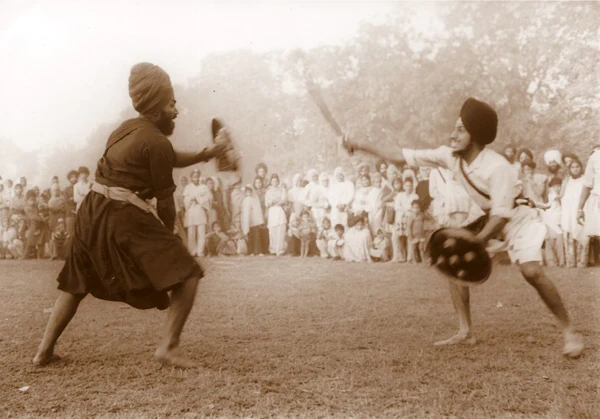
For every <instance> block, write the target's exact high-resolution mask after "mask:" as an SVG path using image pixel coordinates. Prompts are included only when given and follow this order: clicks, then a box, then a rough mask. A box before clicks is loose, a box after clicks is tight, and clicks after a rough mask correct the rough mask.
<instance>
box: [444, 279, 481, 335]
mask: <svg viewBox="0 0 600 419" xmlns="http://www.w3.org/2000/svg"><path fill="white" fill-rule="evenodd" d="M448 285H449V286H450V297H451V298H452V304H453V305H454V311H455V312H456V314H457V315H458V325H459V330H458V333H457V334H456V335H454V336H452V337H451V338H449V339H446V340H440V341H439V342H436V343H434V345H436V346H442V345H454V344H457V343H462V342H464V343H468V344H470V345H472V344H474V343H475V342H476V340H475V338H474V337H473V336H471V327H472V325H471V305H470V301H469V288H468V287H463V286H461V285H457V284H455V283H453V282H452V281H448Z"/></svg>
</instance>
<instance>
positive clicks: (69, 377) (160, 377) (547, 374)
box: [0, 257, 600, 418]
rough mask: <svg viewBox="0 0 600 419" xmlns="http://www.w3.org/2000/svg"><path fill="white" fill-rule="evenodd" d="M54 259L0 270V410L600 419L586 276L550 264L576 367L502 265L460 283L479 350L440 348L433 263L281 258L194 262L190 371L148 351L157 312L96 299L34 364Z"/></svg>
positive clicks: (599, 286) (444, 309) (451, 324)
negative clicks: (582, 344) (578, 345)
mask: <svg viewBox="0 0 600 419" xmlns="http://www.w3.org/2000/svg"><path fill="white" fill-rule="evenodd" d="M61 266H62V265H61V263H58V262H50V261H31V262H29V261H28V262H25V263H24V262H14V261H3V262H2V263H1V264H0V286H1V287H2V290H3V295H2V304H1V305H0V320H1V322H0V350H1V353H2V357H1V361H0V367H1V370H0V371H1V375H0V408H1V409H2V414H3V416H9V417H10V416H13V417H38V416H44V417H89V416H102V417H119V418H121V417H122V418H127V417H164V416H174V417H203V416H218V417H240V416H243V417H340V418H342V417H343V418H346V417H435V418H438V417H459V418H486V417H494V418H498V417H500V418H513V417H514V418H517V417H523V418H525V417H526V418H536V417H539V418H542V417H543V418H546V417H550V418H593V417H600V385H599V381H598V380H599V377H600V362H599V361H600V357H599V341H598V337H599V336H600V333H599V332H600V321H599V320H600V310H599V301H600V270H598V269H569V270H567V269H552V270H550V271H549V273H550V275H551V276H552V277H553V278H554V279H555V281H556V283H557V284H558V286H559V288H560V290H561V292H562V294H563V298H564V299H565V300H566V302H567V304H568V307H569V309H570V312H571V314H572V315H573V317H574V319H575V321H576V324H577V326H578V328H579V329H580V331H581V332H582V333H583V334H584V335H585V337H586V341H587V346H588V349H587V351H586V352H585V353H584V355H583V356H582V357H581V358H580V359H578V360H569V359H565V358H563V357H562V355H561V349H562V340H561V336H560V332H559V329H558V328H557V327H556V326H555V323H554V320H553V318H552V316H551V315H550V314H549V312H548V311H547V310H546V308H545V307H544V306H543V304H542V303H541V301H540V300H539V299H538V298H537V295H536V294H535V292H534V290H533V289H532V288H530V287H529V286H528V285H527V284H526V283H525V282H524V281H523V280H521V279H520V277H519V275H518V271H517V270H516V268H514V267H506V266H497V267H496V268H495V272H494V274H493V277H492V279H490V281H489V282H488V283H486V284H485V285H483V286H481V287H479V288H476V289H475V290H474V291H473V294H472V295H473V297H472V304H473V311H474V315H473V317H474V323H475V333H476V336H477V338H478V340H479V343H478V344H477V345H475V346H454V347H444V348H438V347H433V346H432V343H433V342H434V341H436V340H439V339H442V338H446V337H449V336H450V335H451V334H453V333H454V332H455V327H456V324H455V318H454V314H453V310H452V305H451V302H450V300H449V296H448V292H447V289H446V285H445V283H444V280H443V279H442V278H441V277H440V276H439V275H438V274H437V273H436V272H435V271H434V270H432V269H430V268H426V267H418V266H403V265H396V264H371V265H368V264H347V263H344V262H333V261H327V260H319V259H316V258H313V259H309V260H308V261H302V260H300V259H298V258H288V257H284V258H279V259H275V258H241V259H237V258H228V259H212V260H208V261H206V263H205V266H206V269H207V276H206V278H204V279H203V282H202V284H201V287H200V290H199V293H198V298H197V300H196V306H195V308H194V310H193V311H192V314H191V316H190V319H189V322H188V324H187V326H186V329H185V330H184V336H183V348H184V349H185V351H186V352H187V353H189V354H190V356H191V357H192V358H193V359H195V360H197V361H198V363H199V365H200V368H198V369H195V370H186V371H181V370H175V369H172V368H161V367H160V366H159V365H158V364H157V363H156V362H155V361H154V360H153V358H152V354H153V351H154V348H155V346H156V344H157V342H158V340H159V336H160V332H161V329H162V322H163V320H164V316H165V313H164V312H159V311H157V310H150V311H138V310H135V309H132V308H129V307H128V306H126V305H124V304H118V303H108V302H104V301H100V300H96V299H94V298H93V297H88V298H86V299H85V300H84V301H83V303H82V304H81V306H80V310H79V312H78V314H77V316H76V317H75V319H74V320H73V321H72V323H71V324H70V325H69V327H68V328H67V330H66V331H65V333H64V335H63V337H62V339H61V340H60V341H59V344H58V347H57V353H58V354H60V355H61V356H63V358H64V359H63V360H62V361H61V362H59V363H56V364H53V365H51V366H48V367H46V368H36V367H34V366H33V365H32V364H31V359H32V358H33V355H34V353H35V350H36V347H37V345H38V343H39V341H40V339H41V336H42V333H43V329H44V327H45V324H46V321H47V319H48V316H49V314H48V310H47V309H48V308H50V307H52V305H53V302H54V299H55V297H56V282H55V277H56V275H57V273H58V271H59V270H60V268H61ZM24 386H29V388H28V389H27V390H26V391H21V390H19V389H20V388H22V387H24Z"/></svg>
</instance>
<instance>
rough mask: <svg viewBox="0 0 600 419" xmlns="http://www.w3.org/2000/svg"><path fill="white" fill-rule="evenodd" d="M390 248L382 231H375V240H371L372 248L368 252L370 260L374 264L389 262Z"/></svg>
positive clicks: (388, 241) (388, 240)
mask: <svg viewBox="0 0 600 419" xmlns="http://www.w3.org/2000/svg"><path fill="white" fill-rule="evenodd" d="M390 248H391V244H390V239H388V238H387V236H386V235H385V234H384V232H383V229H381V228H379V229H377V232H376V234H375V238H374V239H373V246H372V247H371V250H370V252H369V253H370V254H371V258H372V259H373V260H374V261H375V262H387V261H388V260H390V250H391V249H390Z"/></svg>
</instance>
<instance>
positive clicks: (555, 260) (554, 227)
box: [538, 177, 565, 266]
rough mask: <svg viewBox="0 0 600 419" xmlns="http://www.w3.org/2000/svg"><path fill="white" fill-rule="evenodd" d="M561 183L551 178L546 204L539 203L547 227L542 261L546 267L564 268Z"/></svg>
mask: <svg viewBox="0 0 600 419" xmlns="http://www.w3.org/2000/svg"><path fill="white" fill-rule="evenodd" d="M561 186H562V181H561V180H560V179H558V178H556V177H555V178H553V179H552V180H551V181H550V183H549V184H548V203H547V204H542V203H539V204H538V206H539V207H540V208H541V209H545V212H544V213H543V215H544V221H545V222H546V224H547V226H548V227H549V230H548V234H547V236H546V242H545V245H544V248H545V249H544V252H545V255H544V259H545V260H546V264H547V265H548V266H564V264H565V248H564V241H563V235H562V229H561V227H560V224H561V212H562V209H561V204H560V190H561Z"/></svg>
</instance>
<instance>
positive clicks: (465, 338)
mask: <svg viewBox="0 0 600 419" xmlns="http://www.w3.org/2000/svg"><path fill="white" fill-rule="evenodd" d="M458 343H464V344H466V345H475V344H476V343H477V339H475V338H474V337H473V336H471V335H470V334H468V333H457V334H456V335H454V336H452V337H451V338H449V339H446V340H440V341H438V342H435V343H434V344H433V345H434V346H446V345H456V344H458Z"/></svg>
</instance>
